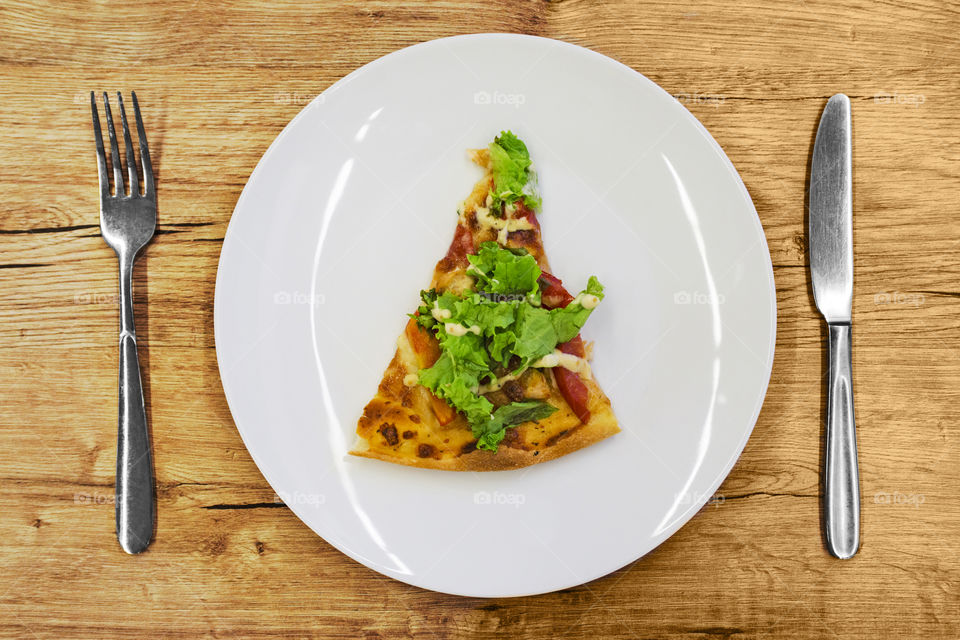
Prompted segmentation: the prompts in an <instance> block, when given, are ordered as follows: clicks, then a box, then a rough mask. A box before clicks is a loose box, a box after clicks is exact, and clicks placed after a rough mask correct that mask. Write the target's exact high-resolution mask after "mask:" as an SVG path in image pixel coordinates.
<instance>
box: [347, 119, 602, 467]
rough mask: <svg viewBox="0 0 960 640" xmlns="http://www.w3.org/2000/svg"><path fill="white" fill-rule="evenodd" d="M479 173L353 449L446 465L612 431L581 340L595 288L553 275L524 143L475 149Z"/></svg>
mask: <svg viewBox="0 0 960 640" xmlns="http://www.w3.org/2000/svg"><path fill="white" fill-rule="evenodd" d="M470 154H471V157H472V159H473V161H474V162H475V163H476V164H477V165H479V166H480V167H481V168H482V169H483V170H484V175H483V178H481V179H480V181H479V182H477V184H476V185H475V186H474V188H473V191H472V192H471V193H470V195H469V196H468V197H467V199H466V200H465V201H464V202H463V204H462V205H461V206H460V208H459V209H458V211H457V214H458V220H457V227H456V231H455V232H454V235H453V241H452V242H451V244H450V248H449V250H448V251H447V254H446V255H445V256H444V257H443V259H442V260H440V261H439V262H438V263H437V266H436V269H435V270H434V274H433V280H432V282H431V283H430V288H429V289H427V290H424V291H421V294H420V295H421V302H420V305H419V307H418V309H417V310H416V312H415V313H412V314H410V319H409V320H408V321H407V324H406V327H405V329H404V331H403V333H402V334H401V335H400V338H399V339H398V340H397V350H396V353H395V354H394V356H393V359H392V360H391V361H390V364H389V365H388V366H387V370H386V372H385V373H384V375H383V380H382V381H381V382H380V386H379V388H378V390H377V394H376V396H374V398H373V400H371V401H370V402H369V403H368V404H367V406H366V407H365V408H364V410H363V415H362V416H361V417H360V420H359V422H358V424H357V436H358V438H357V444H356V445H355V447H354V449H353V450H352V451H351V452H350V453H352V454H353V455H357V456H365V457H368V458H376V459H378V460H385V461H387V462H394V463H398V464H406V465H412V466H417V467H426V468H432V469H446V470H451V471H495V470H502V469H516V468H520V467H525V466H529V465H532V464H536V463H538V462H543V461H544V460H551V459H553V458H557V457H560V456H563V455H566V454H568V453H571V452H573V451H576V450H577V449H581V448H583V447H586V446H588V445H591V444H593V443H595V442H598V441H600V440H603V439H604V438H606V437H608V436H611V435H613V434H615V433H617V432H618V431H620V428H619V427H618V426H617V419H616V417H615V416H614V414H613V410H612V409H611V407H610V400H609V399H608V398H607V396H606V395H605V394H604V393H603V391H602V390H601V389H600V386H599V385H598V384H597V382H596V380H595V379H594V377H593V374H592V372H591V368H590V364H589V359H590V345H589V344H588V343H585V342H584V341H583V340H582V338H581V337H580V329H581V328H582V327H583V325H584V323H585V322H586V320H587V318H588V317H589V316H590V314H591V312H592V311H593V309H594V308H595V307H596V306H597V304H598V303H599V302H600V301H601V300H602V299H603V297H604V293H603V287H602V286H601V284H600V282H599V281H598V280H597V278H595V277H590V279H589V280H588V282H587V285H586V287H585V288H584V289H583V290H582V291H581V292H580V293H579V294H578V295H576V296H574V295H571V294H570V293H569V292H568V291H567V290H566V289H565V288H564V286H563V283H562V282H561V281H560V280H559V279H558V278H556V277H555V276H554V275H552V273H551V270H550V265H549V263H548V262H547V258H546V255H545V254H544V251H543V241H542V238H541V235H540V223H539V221H538V219H537V214H536V212H537V211H538V210H539V209H540V199H539V196H538V195H537V193H536V174H535V172H534V169H533V165H532V163H531V161H530V155H529V152H528V150H527V147H526V145H525V144H524V143H523V142H522V141H521V140H520V139H519V138H517V137H516V136H515V135H513V134H512V133H510V132H509V131H504V132H503V133H501V134H500V135H499V136H497V138H496V139H495V140H494V141H493V142H492V143H491V144H490V146H489V147H488V148H487V149H480V150H473V151H471V152H470Z"/></svg>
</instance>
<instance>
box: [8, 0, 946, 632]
mask: <svg viewBox="0 0 960 640" xmlns="http://www.w3.org/2000/svg"><path fill="white" fill-rule="evenodd" d="M483 31H507V32H518V33H531V34H536V35H542V36H547V37H553V38H559V39H562V40H567V41H570V42H573V43H576V44H580V45H583V46H587V47H590V48H593V49H595V50H597V51H600V52H602V53H604V54H606V55H609V56H612V57H614V58H616V59H618V60H620V61H622V62H624V63H625V64H627V65H630V66H631V67H633V68H635V69H637V70H638V71H640V72H642V73H644V74H646V75H647V76H648V77H650V78H651V79H652V80H654V81H655V82H657V83H659V84H660V85H661V86H663V87H664V88H665V89H666V90H667V91H669V92H670V93H673V94H676V95H677V96H679V97H680V98H681V99H683V100H685V101H686V103H687V106H688V108H689V109H690V110H691V111H692V112H693V113H694V114H695V115H696V116H697V117H698V118H699V119H700V120H701V121H702V122H703V123H704V124H705V125H706V127H707V128H708V129H709V130H710V132H711V133H712V134H713V136H714V137H715V138H716V139H717V141H718V142H719V143H720V144H721V145H722V146H723V148H724V149H725V150H726V152H727V154H728V155H729V156H730V158H731V160H732V161H733V163H734V164H735V165H736V167H737V168H738V170H739V171H740V174H741V176H742V177H743V179H744V181H745V183H746V185H747V188H748V189H749V191H750V193H751V195H752V196H753V198H754V201H755V203H756V206H757V210H758V212H759V215H760V219H761V221H762V223H763V226H764V229H765V231H766V234H767V239H768V242H769V244H770V250H771V255H772V258H773V263H774V265H775V276H776V283H777V301H778V306H779V315H778V337H777V347H776V348H777V351H776V353H777V355H776V362H775V365H774V371H773V378H772V381H771V385H770V391H769V394H768V396H767V400H766V404H765V406H764V409H763V412H762V414H761V416H760V420H759V422H758V424H757V426H756V430H755V432H754V436H753V437H752V438H751V440H750V442H749V443H748V444H747V447H746V450H745V451H744V453H743V456H742V458H741V459H740V461H739V463H738V464H737V466H736V467H735V468H734V470H733V472H732V474H731V475H730V477H729V478H728V479H727V480H726V482H725V483H724V484H723V486H722V488H721V489H720V491H719V493H718V497H717V499H716V500H715V501H714V502H713V503H711V504H708V506H706V507H704V509H703V510H702V512H701V513H700V514H698V515H697V516H696V517H695V518H694V519H693V520H692V521H691V522H690V523H689V524H688V525H686V526H685V527H684V528H682V529H681V530H680V531H679V532H678V533H677V534H676V535H675V536H674V537H672V538H671V539H670V540H668V541H667V542H666V543H664V544H663V545H662V546H661V547H659V548H658V549H656V550H655V551H653V552H652V553H651V554H649V555H648V556H646V557H645V558H643V559H641V560H640V561H638V562H635V563H634V564H632V565H630V566H628V567H625V568H623V569H621V570H619V571H617V572H615V573H614V574H612V575H610V576H607V577H605V578H602V579H600V580H597V581H595V582H592V583H589V584H586V585H583V586H580V587H577V588H573V589H568V590H565V591H563V592H559V593H553V594H549V595H544V596H538V597H531V598H521V599H509V600H507V599H504V600H479V599H469V598H458V597H452V596H445V595H440V594H436V593H431V592H428V591H424V590H421V589H417V588H414V587H410V586H407V585H404V584H401V583H398V582H395V581H393V580H390V579H388V578H385V577H382V576H380V575H378V574H376V573H374V572H372V571H370V570H368V569H366V568H364V567H362V566H360V565H359V564H357V563H355V562H353V561H352V560H349V559H348V558H346V557H345V556H343V555H341V554H340V553H339V552H338V551H336V550H335V549H333V548H332V547H330V546H329V545H328V544H326V543H325V542H324V541H323V540H321V539H319V538H317V537H316V536H315V535H313V534H312V533H311V532H310V531H309V530H308V529H307V528H306V527H305V526H304V525H303V524H302V523H301V522H300V521H299V520H298V519H297V518H296V517H295V516H294V515H293V514H292V513H291V512H290V511H289V510H288V509H287V508H286V507H284V506H283V505H282V504H280V503H279V502H278V501H277V500H276V497H275V496H274V495H273V492H272V491H271V489H270V487H269V486H268V485H267V484H266V482H265V481H264V480H263V478H262V477H261V476H260V475H259V473H258V471H257V469H256V467H255V465H254V464H253V462H252V461H251V459H250V456H249V454H248V453H247V452H246V450H245V449H244V447H243V445H242V443H241V441H240V439H239V436H238V434H237V432H236V429H235V428H234V426H233V423H232V421H231V417H230V412H229V409H228V407H227V405H226V402H225V400H224V397H223V393H222V391H221V387H220V381H219V378H218V374H217V364H216V356H215V352H214V349H213V346H214V343H213V319H212V308H213V288H214V277H215V272H216V266H217V258H218V255H219V251H220V247H221V243H222V239H223V236H224V233H225V230H226V225H227V223H228V221H229V218H230V214H231V211H232V209H233V206H234V204H235V202H236V200H237V197H238V196H239V193H240V191H241V189H242V187H243V185H244V182H245V180H246V179H247V177H248V176H249V174H250V172H251V171H252V170H253V167H254V166H255V164H256V162H257V160H258V159H259V157H260V155H261V154H262V153H263V151H264V150H265V149H266V147H267V146H268V145H269V143H270V142H271V140H272V139H273V138H274V136H275V135H276V134H277V133H278V132H279V131H280V129H281V128H282V127H283V126H284V125H285V124H286V122H287V121H288V120H289V119H290V118H291V117H293V115H295V114H296V113H297V112H298V111H299V109H300V108H301V106H302V105H303V104H304V103H305V102H306V101H307V100H309V99H310V98H312V97H313V96H315V95H316V94H317V93H319V92H320V91H322V90H324V89H325V88H326V87H328V86H329V85H330V84H332V83H333V82H335V81H336V80H337V79H339V78H341V77H343V76H344V75H345V74H347V73H349V72H350V71H352V70H353V69H355V68H357V67H358V66H360V65H363V64H365V63H367V62H369V61H371V60H374V59H376V58H378V57H380V56H382V55H385V54H387V53H389V52H391V51H394V50H396V49H397V48H400V47H404V46H408V45H411V44H415V43H417V42H422V41H425V40H429V39H432V38H436V37H440V36H446V35H453V34H459V33H471V32H483ZM958 32H960V5H958V4H957V3H955V2H936V1H933V0H910V1H898V0H884V1H882V2H876V3H864V2H858V1H853V0H842V1H840V2H836V1H834V2H826V1H823V0H807V1H803V2H797V3H783V2H773V1H770V2H761V1H759V0H749V1H747V2H742V3H727V2H720V1H719V0H717V1H714V2H703V3H686V2H684V3H681V2H656V3H647V2H628V1H626V0H623V1H618V2H606V3H595V2H586V1H583V0H566V1H563V2H533V1H517V2H507V1H505V0H499V1H496V2H480V1H474V2H428V1H426V0H418V1H417V2H412V3H406V4H403V5H401V4H398V3H392V2H346V3H331V2H318V3H310V4H306V3H303V4H301V3H296V2H271V3H261V2H253V1H250V0H248V1H241V2H236V3H231V4H229V5H225V6H223V5H219V4H217V5H214V3H199V2H195V1H193V2H191V1H186V0H172V1H163V2H161V1H159V0H148V1H146V2H139V3H85V2H79V1H71V2H59V3H52V2H49V3H43V2H23V1H21V0H9V1H7V2H5V3H4V4H3V5H2V6H0V33H2V34H3V37H2V38H0V70H2V78H3V80H2V82H0V196H2V197H0V398H2V399H0V427H2V429H0V447H2V455H0V505H2V517H0V539H2V540H3V543H4V544H3V546H2V547H0V635H2V636H4V637H11V638H29V637H37V638H45V637H57V638H59V637H91V638H106V637H129V638H142V637H170V638H173V637H183V638H194V637H201V636H212V637H273V636H287V637H328V638H333V637H344V638H355V637H364V638H394V637H407V638H420V637H424V638H426V637H431V638H432V637H439V638H453V637H504V636H510V637H518V638H540V637H551V638H564V637H595V638H649V637H656V638H688V639H703V638H755V637H776V638H780V637H796V638H830V637H842V638H848V637H849V638H877V637H880V638H883V637H891V638H901V637H921V636H923V637H931V638H955V637H958V636H960V593H958V575H960V552H958V544H960V543H958V541H960V500H958V492H957V488H958V486H960V467H958V465H957V454H958V447H957V438H958V435H960V434H958V431H957V424H958V417H960V337H958V331H957V329H958V321H957V318H958V314H960V258H958V256H960V236H958V231H960V223H958V221H957V220H958V218H957V193H958V192H960V151H958V146H957V140H958V136H960V49H958V43H960V40H958V39H957V33H958ZM115 87H134V88H136V89H137V90H138V91H139V92H140V93H141V95H142V96H149V102H150V107H149V111H148V115H149V118H148V120H149V135H150V142H151V149H152V151H153V155H154V165H155V167H156V173H157V181H158V184H159V185H160V209H161V221H160V227H159V229H160V233H159V235H158V236H157V237H156V238H155V239H154V241H153V242H152V243H151V244H150V246H149V248H148V249H147V251H146V255H145V258H144V259H142V260H141V261H140V262H139V263H138V266H137V269H136V283H135V290H136V292H137V302H136V312H137V314H138V333H139V335H140V339H141V345H142V347H141V358H142V360H143V364H144V379H145V383H146V384H147V385H148V390H149V396H150V398H151V399H152V401H151V402H150V406H149V413H150V416H151V422H152V424H153V434H154V447H155V460H156V472H157V480H158V493H159V525H158V526H159V529H158V534H157V538H156V541H155V542H154V544H153V546H152V547H151V549H150V551H149V552H148V553H146V554H144V555H142V556H139V557H128V556H126V555H124V554H122V553H121V552H120V551H119V549H118V546H117V544H116V541H115V538H114V533H113V527H114V525H113V505H112V495H113V473H114V459H115V435H114V430H113V425H114V423H115V419H116V417H115V394H116V339H115V332H116V313H117V309H116V303H115V297H114V296H115V292H116V287H115V278H116V271H115V264H114V258H113V256H112V254H111V253H110V251H109V249H108V248H107V247H106V246H105V245H104V244H103V242H102V240H101V239H100V238H99V234H98V229H97V226H96V225H97V216H96V210H97V209H96V207H97V203H96V201H95V194H96V177H95V174H94V172H93V171H92V170H91V164H90V163H91V159H92V154H91V148H90V146H91V141H90V131H89V107H88V105H87V102H86V100H87V97H86V96H87V92H88V91H89V90H90V89H91V88H115ZM841 90H842V91H844V92H845V93H847V94H848V95H850V96H851V98H852V100H853V103H854V119H855V121H854V126H855V131H856V134H855V135H856V144H855V158H854V171H855V176H856V178H855V185H856V186H855V189H856V192H855V203H856V210H857V214H856V216H855V219H854V226H855V229H854V239H855V261H856V273H857V280H856V290H855V302H854V314H855V316H856V318H857V328H856V331H855V332H854V339H855V347H854V357H855V364H854V375H855V385H856V389H857V401H858V404H857V410H858V416H857V417H858V424H859V437H860V455H861V473H862V485H863V486H862V491H863V532H864V534H863V546H862V550H861V551H860V553H859V555H858V556H857V557H856V558H855V559H853V560H851V561H849V562H838V561H836V560H833V559H831V558H830V557H829V556H828V555H827V554H826V552H825V551H824V548H823V545H822V540H821V535H820V532H819V527H818V520H819V518H818V510H819V501H818V495H819V492H820V486H819V479H818V470H819V467H820V455H821V450H820V446H821V445H820V442H819V435H818V425H820V424H821V419H820V416H821V415H822V403H823V398H822V394H823V388H822V375H823V372H824V369H823V358H822V343H823V329H822V327H821V324H820V321H819V319H818V316H817V315H816V313H815V310H814V308H813V306H812V301H811V298H810V293H809V282H808V276H807V270H806V269H805V268H804V267H805V236H804V201H805V197H804V190H805V183H806V172H807V167H808V163H809V154H810V149H811V144H812V140H813V133H814V131H815V127H816V122H817V118H818V115H819V112H820V110H821V109H822V106H823V103H824V100H825V98H826V97H827V96H829V95H831V94H833V93H835V92H837V91H841Z"/></svg>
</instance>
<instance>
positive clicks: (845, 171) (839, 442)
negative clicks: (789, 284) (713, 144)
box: [808, 93, 860, 559]
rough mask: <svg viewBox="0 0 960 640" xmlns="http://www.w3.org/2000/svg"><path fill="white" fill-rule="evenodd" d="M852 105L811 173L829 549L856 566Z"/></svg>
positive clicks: (842, 109)
mask: <svg viewBox="0 0 960 640" xmlns="http://www.w3.org/2000/svg"><path fill="white" fill-rule="evenodd" d="M852 146H853V145H852V127H851V115H850V99H849V98H848V97H847V96H845V95H843V94H842V93H838V94H837V95H835V96H833V97H832V98H830V100H828V101H827V105H826V107H824V110H823V115H822V116H821V117H820V125H819V127H818V128H817V138H816V141H815V142H814V145H813V160H812V163H811V169H810V220H809V230H808V235H809V237H808V242H809V250H810V279H811V281H812V283H813V297H814V301H815V302H816V305H817V309H819V311H820V313H821V314H822V315H823V318H824V320H826V322H827V327H828V335H829V337H828V350H829V359H828V363H829V371H828V382H827V386H828V389H827V416H826V419H827V429H826V438H827V446H826V448H825V453H824V476H823V479H824V492H823V501H824V509H823V514H824V529H825V532H826V539H827V548H828V550H829V551H830V553H831V554H833V555H834V556H836V557H837V558H842V559H846V558H852V557H853V556H854V554H856V552H857V549H858V548H859V546H860V475H859V470H858V465H857V436H856V423H855V419H854V410H853V376H852V369H853V366H852V355H851V337H850V331H851V322H852V319H853V318H852V307H853V171H852Z"/></svg>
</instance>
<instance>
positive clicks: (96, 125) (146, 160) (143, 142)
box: [90, 91, 154, 198]
mask: <svg viewBox="0 0 960 640" xmlns="http://www.w3.org/2000/svg"><path fill="white" fill-rule="evenodd" d="M130 95H131V97H132V98H133V113H134V117H135V118H136V120H137V138H138V141H139V148H140V162H141V164H142V166H143V195H144V196H148V197H152V196H153V189H154V187H153V168H152V166H151V165H150V150H149V149H148V148H147V135H146V133H145V132H144V130H143V119H142V118H141V117H140V105H139V104H138V103H137V94H136V92H133V91H131V92H130ZM117 102H118V103H119V104H120V123H121V125H122V127H123V142H124V146H125V148H126V155H127V175H128V182H129V185H126V186H125V185H124V182H123V166H122V163H121V160H120V148H119V146H118V144H117V132H116V130H115V129H114V126H113V114H112V113H111V112H110V100H109V98H108V97H107V92H106V91H104V92H103V106H104V109H105V111H106V116H107V135H108V137H109V138H110V164H111V165H112V167H113V183H114V189H113V192H112V193H111V190H110V177H109V175H108V173H107V157H106V153H105V151H104V148H103V134H102V133H101V130H100V112H99V111H98V110H97V97H96V94H95V93H94V92H93V91H91V92H90V108H91V109H92V111H93V132H94V135H95V136H96V139H97V168H98V169H99V170H100V196H101V197H102V198H109V197H111V196H117V197H121V198H122V197H131V198H137V197H140V196H141V193H140V180H139V176H138V175H137V161H136V159H135V157H134V151H133V142H132V141H131V138H130V127H129V126H128V124H127V112H126V110H125V109H124V107H123V96H122V95H121V94H120V92H119V91H118V92H117ZM127 186H129V191H130V195H129V196H127Z"/></svg>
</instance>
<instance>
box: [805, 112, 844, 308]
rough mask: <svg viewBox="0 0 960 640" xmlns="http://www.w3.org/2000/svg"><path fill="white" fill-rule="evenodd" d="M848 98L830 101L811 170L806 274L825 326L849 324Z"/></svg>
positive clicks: (819, 132)
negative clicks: (808, 270) (809, 278)
mask: <svg viewBox="0 0 960 640" xmlns="http://www.w3.org/2000/svg"><path fill="white" fill-rule="evenodd" d="M851 138H852V135H851V126H850V99H849V98H847V96H845V95H843V94H842V93H838V94H837V95H835V96H833V97H832V98H830V100H829V101H828V102H827V106H826V107H825V108H824V110H823V115H822V116H821V117H820V126H819V127H818V128H817V139H816V142H814V145H813V164H812V167H811V170H810V239H809V240H810V241H809V245H810V273H811V279H812V280H813V297H814V299H815V300H816V303H817V308H818V309H819V310H820V313H822V314H823V317H824V319H826V321H827V322H850V315H851V313H850V311H851V306H852V303H853V171H852V168H851V164H852V161H851V157H852V154H851V148H852V146H853V145H852V142H851Z"/></svg>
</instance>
